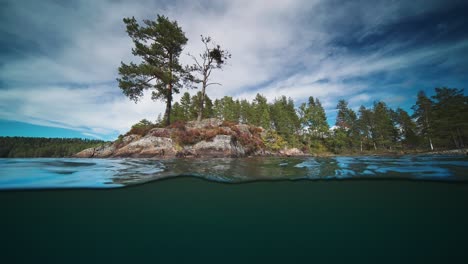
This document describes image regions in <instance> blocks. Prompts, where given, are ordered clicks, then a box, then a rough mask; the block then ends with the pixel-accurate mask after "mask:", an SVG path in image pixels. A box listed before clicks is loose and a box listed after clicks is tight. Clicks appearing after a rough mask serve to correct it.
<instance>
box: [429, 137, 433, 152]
mask: <svg viewBox="0 0 468 264" xmlns="http://www.w3.org/2000/svg"><path fill="white" fill-rule="evenodd" d="M429 145H430V146H431V151H434V146H433V145H432V139H431V138H429Z"/></svg>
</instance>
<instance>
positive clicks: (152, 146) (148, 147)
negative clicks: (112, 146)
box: [112, 136, 176, 157]
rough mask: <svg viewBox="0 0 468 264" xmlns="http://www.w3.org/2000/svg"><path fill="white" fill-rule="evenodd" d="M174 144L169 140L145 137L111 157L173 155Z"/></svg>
mask: <svg viewBox="0 0 468 264" xmlns="http://www.w3.org/2000/svg"><path fill="white" fill-rule="evenodd" d="M175 153H176V151H175V148H174V143H173V142H172V139H170V138H163V137H155V136H145V137H143V138H140V139H138V140H136V141H133V142H131V143H130V144H128V145H126V146H124V147H122V148H120V149H118V150H117V151H115V153H113V155H112V156H113V157H154V156H165V155H175Z"/></svg>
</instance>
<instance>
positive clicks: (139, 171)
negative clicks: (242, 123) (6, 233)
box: [0, 156, 468, 189]
mask: <svg viewBox="0 0 468 264" xmlns="http://www.w3.org/2000/svg"><path fill="white" fill-rule="evenodd" d="M467 167H468V158H467V157H465V156H401V157H377V156H363V157H317V158H278V157H272V158H245V159H229V158H220V159H168V160H155V159H51V158H47V159H0V189H28V188H115V187H122V186H128V185H134V184H140V183H145V182H148V181H153V180H158V179H162V178H170V177H179V176H193V177H198V178H203V179H206V180H209V181H216V182H224V183H238V182H249V181H263V180H298V179H309V180H329V179H330V180H346V179H362V178H365V179H382V178H385V179H388V178H395V179H416V180H440V181H463V182H468V176H467V172H468V171H467V169H468V168H467Z"/></svg>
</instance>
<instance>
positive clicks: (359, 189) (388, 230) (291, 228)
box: [0, 177, 468, 263]
mask: <svg viewBox="0 0 468 264" xmlns="http://www.w3.org/2000/svg"><path fill="white" fill-rule="evenodd" d="M467 198H468V184H466V183H448V182H426V181H408V180H391V181H388V180H329V181H308V180H300V181H276V182H266V181H261V182H253V183H243V184H226V183H217V182H210V181H206V180H203V179H199V178H188V177H180V178H174V179H167V180H161V181H155V182H151V183H148V184H143V185H136V186H132V187H126V188H117V189H100V190H99V189H96V190H93V189H89V190H80V189H72V190H48V191H46V190H34V191H4V192H0V212H1V216H0V226H1V227H2V232H1V235H0V253H1V256H0V258H1V260H2V261H1V262H2V263H21V262H22V263H51V262H58V263H92V262H94V263H206V262H212V263H259V262H267V263H271V262H276V263H297V262H303V263H362V262H367V263H428V262H430V263H466V260H467V257H468V250H467V249H468V210H467V209H468V203H467V201H468V199H467Z"/></svg>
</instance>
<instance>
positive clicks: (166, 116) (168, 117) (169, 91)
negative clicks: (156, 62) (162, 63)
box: [164, 54, 172, 126]
mask: <svg viewBox="0 0 468 264" xmlns="http://www.w3.org/2000/svg"><path fill="white" fill-rule="evenodd" d="M169 74H170V79H169V84H168V86H167V97H166V112H165V113H164V119H165V120H166V126H169V125H170V124H171V106H172V54H169Z"/></svg>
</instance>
